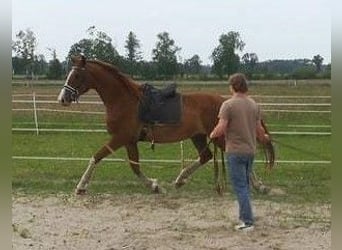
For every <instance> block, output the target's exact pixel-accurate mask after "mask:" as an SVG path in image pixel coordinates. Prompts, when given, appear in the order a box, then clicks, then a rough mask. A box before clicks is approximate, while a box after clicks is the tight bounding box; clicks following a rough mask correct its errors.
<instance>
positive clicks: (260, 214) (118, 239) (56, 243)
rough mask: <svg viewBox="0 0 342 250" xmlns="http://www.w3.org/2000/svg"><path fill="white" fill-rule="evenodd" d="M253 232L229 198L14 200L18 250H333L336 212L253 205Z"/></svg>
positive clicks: (261, 203) (320, 208)
mask: <svg viewBox="0 0 342 250" xmlns="http://www.w3.org/2000/svg"><path fill="white" fill-rule="evenodd" d="M253 205H254V210H255V214H256V227H255V230H254V231H253V232H248V233H242V232H236V231H234V228H233V226H234V224H235V223H236V222H237V207H236V203H235V201H234V200H233V199H232V198H231V197H228V195H227V196H226V197H223V198H221V197H213V198H203V197H191V198H186V197H170V196H168V195H150V196H145V195H133V196H118V195H96V196H85V197H82V198H78V197H75V196H68V195H55V196H45V197H39V196H23V195H14V196H13V205H12V207H13V208H12V214H13V219H12V220H13V249H18V250H28V249H44V250H45V249H57V250H60V249H67V250H72V249H84V250H87V249H89V250H94V249H97V250H116V249H139V250H141V249H196V250H198V249H229V250H234V249H244V250H247V249H251V250H252V249H253V250H256V249H258V250H259V249H261V250H262V249H294V250H297V249H310V250H313V249H330V248H331V220H330V211H331V206H330V205H312V204H311V205H293V204H285V203H281V204H280V203H275V202H271V201H260V200H257V201H254V202H253Z"/></svg>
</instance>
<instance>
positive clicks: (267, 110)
mask: <svg viewBox="0 0 342 250" xmlns="http://www.w3.org/2000/svg"><path fill="white" fill-rule="evenodd" d="M33 110H34V109H33V108H27V109H24V108H23V109H12V111H33ZM37 111H46V112H60V113H79V114H94V115H95V114H98V115H99V114H105V112H99V111H80V110H63V109H48V108H37ZM262 112H275V113H277V112H278V113H331V110H291V109H263V110H262Z"/></svg>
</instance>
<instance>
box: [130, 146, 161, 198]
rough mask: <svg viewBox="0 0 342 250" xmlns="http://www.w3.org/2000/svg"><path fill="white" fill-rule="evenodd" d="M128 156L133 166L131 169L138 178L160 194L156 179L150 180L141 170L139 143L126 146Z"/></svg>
mask: <svg viewBox="0 0 342 250" xmlns="http://www.w3.org/2000/svg"><path fill="white" fill-rule="evenodd" d="M126 150H127V155H128V158H129V164H130V165H131V168H132V170H133V172H134V173H135V174H136V175H137V176H138V178H139V179H140V180H141V181H142V182H143V183H144V184H145V186H147V187H148V188H150V189H151V190H152V191H153V192H155V193H159V192H160V188H159V186H158V183H157V180H156V179H150V178H147V177H146V176H145V175H144V173H143V172H141V170H140V164H139V152H138V146H137V143H131V144H129V145H126Z"/></svg>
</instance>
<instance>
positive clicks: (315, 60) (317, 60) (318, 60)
mask: <svg viewBox="0 0 342 250" xmlns="http://www.w3.org/2000/svg"><path fill="white" fill-rule="evenodd" d="M323 60H324V58H323V57H321V56H320V55H315V56H314V57H313V58H312V60H311V61H312V63H313V64H315V66H316V73H319V72H321V70H322V64H323Z"/></svg>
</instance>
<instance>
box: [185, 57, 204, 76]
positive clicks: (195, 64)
mask: <svg viewBox="0 0 342 250" xmlns="http://www.w3.org/2000/svg"><path fill="white" fill-rule="evenodd" d="M201 63H202V61H201V59H200V57H199V56H198V55H194V56H193V57H191V58H190V59H187V60H185V62H184V70H185V73H187V74H199V73H200V71H201Z"/></svg>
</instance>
